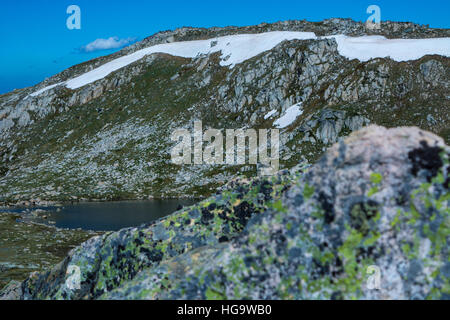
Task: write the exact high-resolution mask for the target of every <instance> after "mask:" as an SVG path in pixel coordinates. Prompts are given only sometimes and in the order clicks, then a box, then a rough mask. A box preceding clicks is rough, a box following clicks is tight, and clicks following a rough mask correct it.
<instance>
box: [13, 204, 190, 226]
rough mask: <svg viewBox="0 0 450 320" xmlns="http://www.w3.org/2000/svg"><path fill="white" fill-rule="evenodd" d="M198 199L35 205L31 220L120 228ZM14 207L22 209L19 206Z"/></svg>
mask: <svg viewBox="0 0 450 320" xmlns="http://www.w3.org/2000/svg"><path fill="white" fill-rule="evenodd" d="M195 202H196V201H195V200H185V199H183V200H181V199H171V200H145V201H112V202H79V203H74V204H66V205H63V206H61V207H40V208H33V209H31V211H33V210H34V211H36V210H38V211H39V214H37V215H35V217H34V218H32V219H30V220H34V221H36V222H43V223H45V224H52V225H54V226H56V227H58V228H64V229H83V230H93V231H117V230H119V229H122V228H127V227H136V226H139V225H141V224H144V223H149V222H152V221H155V220H157V219H159V218H162V217H165V216H167V215H169V214H171V213H173V212H175V211H176V210H177V208H179V207H180V206H189V205H191V204H194V203H195ZM12 211H14V212H16V213H19V212H21V211H22V212H23V210H20V209H16V210H12ZM44 216H45V219H43V217H44Z"/></svg>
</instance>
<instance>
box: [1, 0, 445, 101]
mask: <svg viewBox="0 0 450 320" xmlns="http://www.w3.org/2000/svg"><path fill="white" fill-rule="evenodd" d="M72 4H75V5H78V6H79V7H80V9H81V29H80V30H69V29H68V28H67V27H66V20H67V18H68V17H69V14H67V13H66V9H67V7H68V6H69V5H72ZM371 4H376V5H378V6H379V7H380V8H381V20H393V21H412V22H416V23H420V24H429V25H430V26H431V27H436V28H449V27H450V19H449V18H448V14H449V12H450V1H448V0H427V1H424V0H421V1H414V0H410V1H393V0H384V1H376V0H368V1H365V0H339V1H338V0H334V1H327V0H309V1H302V0H295V1H292V0H270V1H269V0H257V1H256V0H221V1H213V0H209V1H206V0H203V1H200V0H191V1H187V0H185V1H178V0H171V1H161V0H159V1H156V0H146V1H145V0H127V1H119V0H109V1H105V0H89V1H88V0H70V1H66V0H28V1H25V0H1V2H0V7H1V10H0V36H1V41H2V48H1V50H0V70H1V73H0V93H5V92H8V91H11V90H13V89H15V88H23V87H27V86H31V85H34V84H36V83H39V82H40V81H42V80H43V79H45V77H49V76H51V75H53V74H55V73H57V72H60V71H62V70H64V69H66V68H68V67H70V66H72V65H74V64H77V63H81V62H83V61H87V60H90V59H92V58H95V57H98V56H102V55H107V54H110V53H112V52H114V51H117V50H118V49H110V50H99V51H91V52H85V51H86V50H84V51H83V50H80V48H82V47H83V46H86V45H87V44H89V43H91V42H93V41H94V40H96V39H107V38H110V37H117V39H128V40H129V39H130V38H136V39H138V40H140V39H143V38H145V37H147V36H150V35H151V34H153V33H155V32H158V31H161V30H169V29H175V28H177V27H182V26H194V27H211V26H227V25H235V26H245V25H253V24H259V23H261V22H275V21H279V20H290V19H298V20H302V19H307V20H309V21H320V20H323V19H326V18H332V17H343V18H352V19H354V20H358V21H365V20H366V19H367V17H368V14H367V13H366V8H367V7H368V6H369V5H371Z"/></svg>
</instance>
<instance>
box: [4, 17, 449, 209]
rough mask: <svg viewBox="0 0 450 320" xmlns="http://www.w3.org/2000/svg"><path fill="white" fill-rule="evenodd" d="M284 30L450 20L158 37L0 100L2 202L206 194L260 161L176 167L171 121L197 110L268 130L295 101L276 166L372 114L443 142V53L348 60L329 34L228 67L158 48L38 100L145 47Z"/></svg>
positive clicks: (395, 26)
mask: <svg viewBox="0 0 450 320" xmlns="http://www.w3.org/2000/svg"><path fill="white" fill-rule="evenodd" d="M277 30H278V31H305V32H314V33H315V34H316V35H317V36H328V35H334V34H346V35H349V36H361V35H371V34H379V35H384V36H386V37H387V38H435V37H441V38H442V37H449V30H439V29H430V28H427V27H425V26H418V25H415V24H411V23H393V22H386V23H382V26H381V29H380V30H378V31H376V30H368V29H366V28H365V26H364V25H363V24H361V23H357V22H354V21H351V20H345V19H331V20H327V21H323V22H320V23H310V22H306V21H287V22H279V23H275V24H262V25H258V26H251V27H244V28H235V27H228V28H211V29H196V28H181V29H177V30H175V31H170V32H162V33H159V34H156V35H154V36H152V37H150V38H147V39H145V40H143V41H141V42H139V43H137V44H134V45H132V46H130V47H128V48H126V49H124V50H121V51H120V52H118V53H115V54H113V55H111V56H107V57H101V58H98V59H95V60H92V61H89V62H86V63H83V64H81V65H77V66H74V67H72V68H70V69H68V70H65V71H63V72H62V73H60V74H58V75H55V76H54V77H52V78H50V79H48V80H46V81H45V82H43V83H41V84H38V85H37V86H35V87H32V88H26V89H22V90H16V91H13V92H11V93H8V94H5V95H2V96H0V159H1V163H0V201H1V202H4V203H17V202H19V201H32V202H39V201H41V200H57V201H62V200H74V199H125V198H128V199H130V198H131V199H137V198H139V199H145V198H148V197H185V196H190V197H200V196H207V195H209V194H211V193H212V192H213V191H214V190H215V189H216V188H217V187H218V186H220V185H222V184H223V183H225V182H226V181H229V180H230V179H231V178H232V177H235V176H236V175H239V174H246V175H248V176H252V175H255V174H256V168H255V167H254V166H248V165H247V166H225V165H224V166H207V165H195V166H194V165H185V166H176V165H173V164H172V163H171V160H170V150H171V148H172V146H173V145H174V143H173V142H171V141H170V135H171V133H172V132H173V130H174V129H176V128H180V127H186V128H190V129H191V130H192V127H193V122H194V120H202V122H203V126H204V129H207V128H216V129H237V128H255V129H257V128H270V127H273V125H274V122H275V121H276V119H278V118H280V117H281V116H283V115H284V113H285V112H286V110H287V109H288V108H289V107H291V106H292V105H294V104H299V106H300V108H301V111H302V114H301V115H300V116H299V117H298V118H296V119H295V121H294V122H293V123H291V124H290V125H289V126H288V127H286V128H283V129H282V130H281V145H282V148H281V167H282V168H283V167H284V168H290V167H292V166H294V165H296V164H298V163H299V162H301V161H308V162H312V161H314V160H316V159H317V158H318V157H319V156H320V155H321V154H323V152H324V150H325V149H326V147H327V146H329V145H331V144H332V143H334V142H336V141H337V140H338V138H339V137H340V136H345V135H348V134H349V133H350V132H352V131H354V130H357V129H359V128H361V127H362V126H364V125H367V124H369V123H373V124H379V125H384V126H387V127H396V126H405V125H415V126H419V127H420V128H422V129H426V130H429V131H432V132H434V133H436V134H438V135H440V136H442V137H443V138H444V140H445V141H447V142H448V141H449V139H450V131H449V128H450V126H449V119H450V117H449V110H450V108H449V98H450V90H449V87H450V81H449V79H450V75H449V72H450V71H449V70H450V68H449V64H450V59H449V58H448V57H444V56H439V55H426V56H423V57H422V58H420V59H418V60H411V61H401V62H397V61H395V60H392V59H389V58H375V59H370V60H368V61H360V60H358V59H352V60H350V59H347V58H346V57H344V56H343V55H341V54H340V52H339V47H338V43H337V41H336V40H335V39H333V38H316V39H309V40H291V41H283V42H280V43H279V44H277V45H276V46H275V47H274V48H272V49H271V50H268V51H264V52H261V53H260V54H258V55H256V56H254V57H252V58H250V59H247V60H245V61H243V62H242V63H239V64H237V65H235V66H233V67H230V66H224V65H223V63H224V61H225V62H226V59H227V57H222V56H221V53H220V52H216V53H212V54H203V55H199V56H196V57H194V58H186V57H184V58H183V57H179V56H173V55H168V54H163V53H154V54H151V55H147V56H144V57H143V58H142V59H140V60H138V61H135V62H134V63H132V64H130V65H128V66H126V67H124V68H121V69H119V70H117V71H115V72H112V73H111V74H109V75H108V76H106V77H105V78H102V79H100V80H98V81H95V82H92V83H89V84H87V85H85V86H82V87H80V88H77V89H74V90H72V89H69V88H67V87H65V86H63V85H61V86H56V87H54V88H51V89H49V90H46V91H45V92H42V93H41V94H39V95H36V96H33V95H32V96H30V94H33V93H36V92H39V90H41V89H43V88H45V87H47V86H49V85H54V84H57V83H60V82H63V81H66V80H69V79H73V78H74V77H76V76H79V75H82V74H84V73H86V72H88V71H90V70H93V69H94V68H97V67H99V66H102V65H104V64H105V63H107V62H110V61H113V59H117V58H119V57H124V56H126V55H128V54H131V53H133V52H137V51H138V50H140V49H142V48H147V47H149V46H151V45H155V44H162V43H174V42H178V41H186V40H197V39H211V41H210V43H211V47H214V45H215V40H214V38H215V37H218V36H225V35H233V34H248V33H263V32H270V31H277ZM269 112H271V113H272V116H271V117H269V118H266V116H267V114H268V113H269ZM25 203H26V204H28V203H29V202H25Z"/></svg>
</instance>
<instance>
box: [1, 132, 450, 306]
mask: <svg viewBox="0 0 450 320" xmlns="http://www.w3.org/2000/svg"><path fill="white" fill-rule="evenodd" d="M449 156H450V148H449V147H448V146H447V145H445V143H444V142H443V140H442V139H441V138H439V137H438V136H436V135H434V134H431V133H429V132H426V131H423V130H420V129H418V128H411V127H402V128H395V129H386V128H383V127H379V126H370V127H367V128H364V129H362V130H360V131H358V132H355V133H353V134H351V135H350V136H349V137H348V138H346V139H342V140H340V141H339V142H337V143H336V144H335V145H333V146H332V147H331V148H330V149H329V150H328V151H327V152H326V153H325V155H324V156H323V157H321V158H320V160H319V161H318V162H317V163H316V164H315V165H313V166H311V167H304V166H300V167H296V168H295V169H293V170H291V171H283V172H280V173H279V174H278V175H276V176H274V177H272V178H271V179H267V180H266V179H256V180H246V179H239V180H236V181H233V182H231V183H230V184H229V185H228V186H227V187H225V188H223V189H222V190H220V191H218V193H217V194H216V195H214V196H212V197H210V198H208V199H206V200H205V201H202V202H200V203H199V204H198V205H195V206H192V207H189V208H186V209H183V210H181V211H178V212H176V213H174V214H172V215H171V216H169V217H167V218H165V219H162V220H160V221H158V222H156V223H152V224H151V225H148V226H142V227H140V228H131V229H124V230H121V231H119V232H114V233H108V234H105V235H103V236H101V237H96V238H93V239H91V240H89V241H87V242H85V243H83V244H82V245H81V246H80V247H78V248H76V249H74V250H73V251H71V253H70V254H69V256H68V257H67V258H66V259H65V260H64V261H63V262H61V263H60V264H59V265H57V266H55V267H54V268H53V269H52V270H49V271H48V272H46V273H41V274H32V275H31V276H30V277H29V278H28V279H27V280H26V281H24V282H23V283H21V284H17V283H12V284H11V285H10V286H9V287H8V288H7V289H5V290H4V291H3V293H2V294H0V297H3V298H14V297H15V298H17V297H20V298H22V299H355V298H356V299H449V298H450V283H449V279H450V264H449V260H448V259H449V247H450V246H449V245H450V210H449V204H450V194H449V181H450V178H449V171H450V168H449ZM74 267H76V268H78V270H79V271H80V273H79V280H80V282H79V284H80V286H79V288H74V287H73V286H72V285H70V281H69V280H70V279H71V277H72V274H71V273H70V272H68V270H74ZM76 268H75V269H76Z"/></svg>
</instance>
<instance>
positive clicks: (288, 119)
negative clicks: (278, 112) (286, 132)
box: [273, 103, 303, 129]
mask: <svg viewBox="0 0 450 320" xmlns="http://www.w3.org/2000/svg"><path fill="white" fill-rule="evenodd" d="M300 106H301V103H297V104H294V105H293V106H292V107H289V108H288V109H287V110H286V112H285V113H284V115H283V116H281V117H280V118H279V119H277V120H275V122H274V123H273V124H274V125H275V126H276V127H277V128H279V129H283V128H286V127H288V126H290V125H291V124H292V123H293V122H294V121H295V119H297V117H298V116H300V115H301V114H302V113H303V110H302V109H301V108H300Z"/></svg>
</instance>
